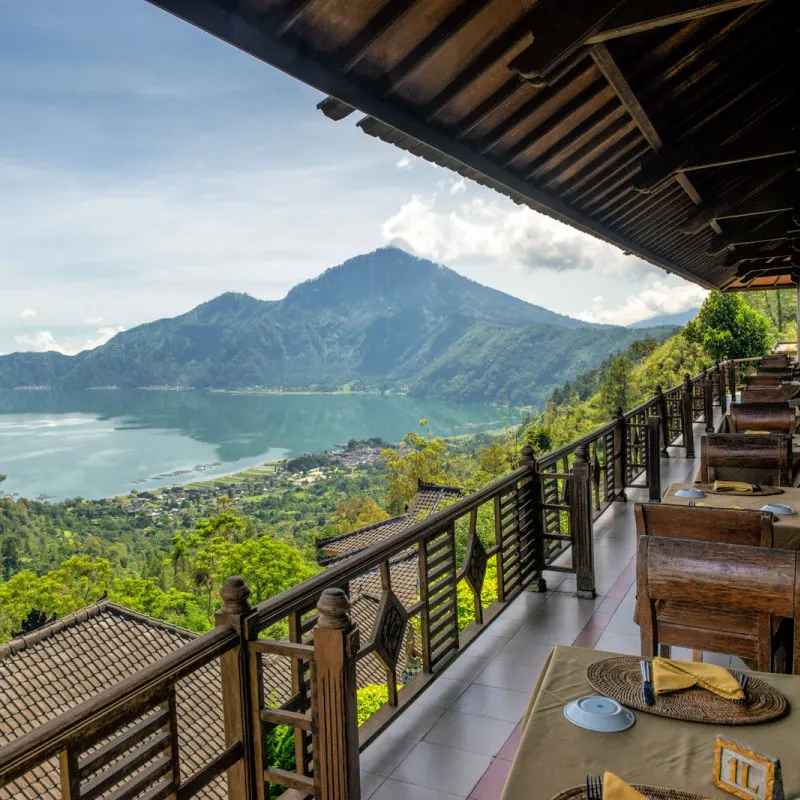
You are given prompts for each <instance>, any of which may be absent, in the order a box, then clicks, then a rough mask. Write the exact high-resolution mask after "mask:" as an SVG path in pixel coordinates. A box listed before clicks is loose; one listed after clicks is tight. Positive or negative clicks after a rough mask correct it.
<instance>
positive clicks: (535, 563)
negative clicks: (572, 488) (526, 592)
mask: <svg viewBox="0 0 800 800" xmlns="http://www.w3.org/2000/svg"><path fill="white" fill-rule="evenodd" d="M519 463H520V466H527V467H528V468H529V470H530V477H529V478H527V479H523V480H522V481H520V487H519V491H520V506H521V507H522V508H523V509H524V514H525V516H524V517H523V533H524V538H525V541H527V542H530V547H529V550H528V552H529V553H530V556H529V557H530V558H531V560H532V563H531V564H530V566H529V569H530V571H531V572H532V578H531V581H530V585H531V586H533V587H535V589H536V591H539V592H546V591H547V583H546V581H545V579H544V575H543V571H544V568H545V546H544V533H545V520H544V515H543V509H542V476H541V473H540V472H539V468H538V465H537V464H536V455H535V453H534V452H533V448H532V447H531V446H530V445H527V444H526V445H525V446H524V447H523V448H522V452H521V453H520V460H519Z"/></svg>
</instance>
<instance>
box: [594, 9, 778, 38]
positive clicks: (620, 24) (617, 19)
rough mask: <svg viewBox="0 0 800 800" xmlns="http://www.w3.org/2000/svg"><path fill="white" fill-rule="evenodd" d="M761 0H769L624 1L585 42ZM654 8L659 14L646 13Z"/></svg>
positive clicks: (682, 20)
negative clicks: (712, 0) (722, 0)
mask: <svg viewBox="0 0 800 800" xmlns="http://www.w3.org/2000/svg"><path fill="white" fill-rule="evenodd" d="M764 2H768V0H728V2H708V0H705V1H704V0H659V2H658V3H626V4H625V5H623V6H622V8H621V9H620V10H619V11H618V12H617V13H615V14H613V15H612V16H611V18H610V19H609V20H608V21H607V23H606V25H605V26H604V27H603V30H602V31H599V32H598V33H596V34H593V35H592V36H590V37H588V38H587V39H586V44H598V43H600V42H607V41H608V40H609V39H618V38H619V37H621V36H631V35H632V34H635V33H644V32H645V31H651V30H654V29H655V28H662V27H664V26H665V25H680V24H681V23H684V22H691V21H692V20H694V19H700V18H701V17H710V16H713V15H714V14H721V13H723V12H725V11H733V10H735V9H737V8H744V7H745V6H752V5H757V4H759V3H764ZM654 11H655V12H657V14H658V16H654V17H650V16H648V13H649V14H652V13H653V12H654Z"/></svg>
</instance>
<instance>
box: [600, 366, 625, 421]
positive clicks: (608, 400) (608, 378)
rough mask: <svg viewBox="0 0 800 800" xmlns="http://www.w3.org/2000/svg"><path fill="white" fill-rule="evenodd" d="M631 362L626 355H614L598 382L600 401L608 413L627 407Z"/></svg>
mask: <svg viewBox="0 0 800 800" xmlns="http://www.w3.org/2000/svg"><path fill="white" fill-rule="evenodd" d="M632 369H633V362H632V361H631V360H630V359H629V358H628V357H627V356H614V357H613V358H612V359H611V362H610V363H609V365H608V367H607V368H606V369H605V371H604V373H603V378H602V380H601V382H600V402H601V403H602V404H603V407H604V409H605V411H606V413H608V414H613V413H614V410H615V409H616V408H623V409H627V408H628V405H629V402H630V390H631V370H632Z"/></svg>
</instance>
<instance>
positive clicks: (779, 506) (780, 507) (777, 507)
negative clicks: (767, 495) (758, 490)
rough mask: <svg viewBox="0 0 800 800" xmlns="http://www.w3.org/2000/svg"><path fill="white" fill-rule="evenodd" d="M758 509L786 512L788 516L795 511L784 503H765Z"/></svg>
mask: <svg viewBox="0 0 800 800" xmlns="http://www.w3.org/2000/svg"><path fill="white" fill-rule="evenodd" d="M760 510H761V511H769V512H770V513H771V514H779V515H780V514H787V515H789V516H791V515H793V514H796V513H797V512H796V511H795V510H794V509H793V508H792V507H791V506H787V505H784V504H783V503H766V504H765V505H763V506H761V509H760Z"/></svg>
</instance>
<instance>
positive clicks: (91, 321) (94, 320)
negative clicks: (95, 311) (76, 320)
mask: <svg viewBox="0 0 800 800" xmlns="http://www.w3.org/2000/svg"><path fill="white" fill-rule="evenodd" d="M83 321H84V322H85V323H86V324H87V325H102V324H103V318H102V317H99V316H98V317H86V319H84V320H83Z"/></svg>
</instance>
